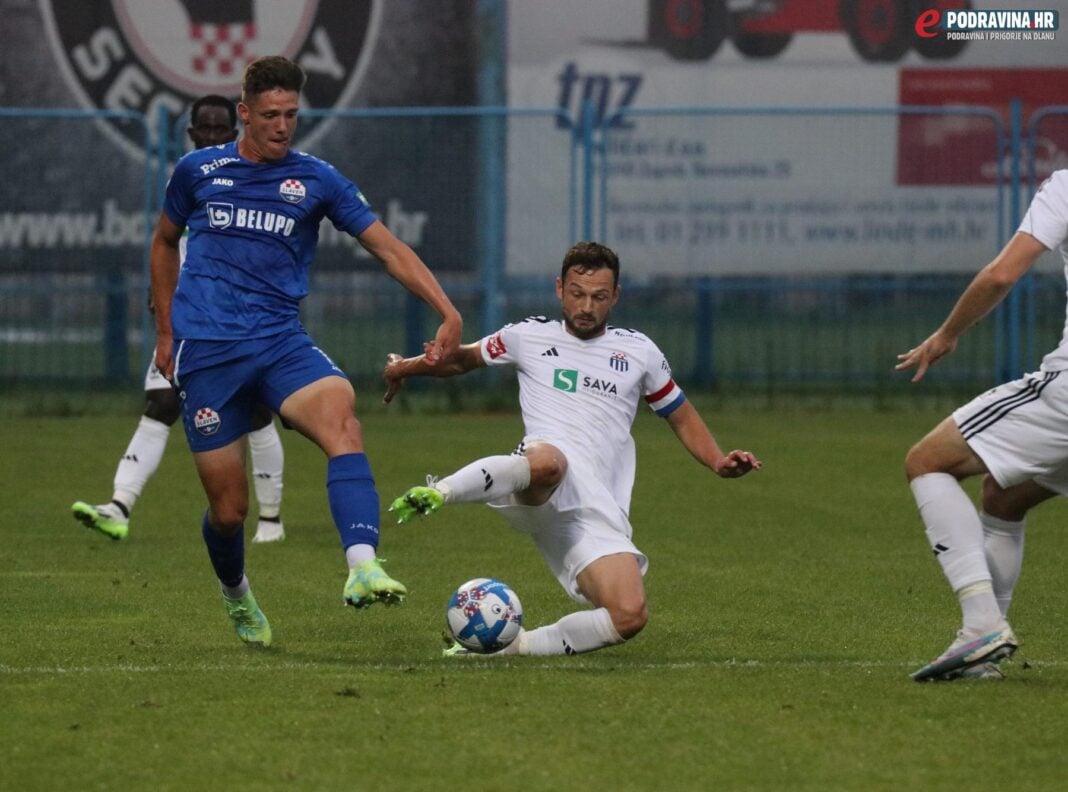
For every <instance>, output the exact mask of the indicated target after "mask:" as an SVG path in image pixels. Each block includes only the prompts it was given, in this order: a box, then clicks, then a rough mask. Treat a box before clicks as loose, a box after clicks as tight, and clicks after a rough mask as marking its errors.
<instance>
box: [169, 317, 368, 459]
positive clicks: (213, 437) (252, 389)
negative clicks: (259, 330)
mask: <svg viewBox="0 0 1068 792" xmlns="http://www.w3.org/2000/svg"><path fill="white" fill-rule="evenodd" d="M331 376H333V377H344V376H345V374H344V372H342V371H341V369H339V368H338V367H337V366H336V365H334V361H332V360H331V359H330V358H329V357H327V355H326V353H325V352H323V351H322V350H321V349H319V347H317V346H315V344H313V343H312V340H311V338H310V337H309V336H308V334H307V333H305V332H304V331H303V330H296V331H292V332H286V333H280V334H278V335H274V336H269V337H267V338H251V339H248V340H243V341H198V340H195V339H184V340H182V341H178V342H176V343H175V346H174V384H175V387H176V388H177V389H178V399H179V401H180V402H181V405H182V423H183V424H184V425H185V436H186V438H188V440H189V447H190V448H191V449H192V450H193V451H211V450H212V449H215V448H222V447H223V446H225V445H228V444H230V443H232V442H233V441H234V440H237V439H238V438H239V437H242V436H243V435H246V434H248V433H249V431H250V429H251V421H252V411H253V408H254V407H255V406H256V404H266V405H267V406H268V407H270V408H271V409H272V410H274V411H275V412H276V413H277V412H278V410H279V408H280V407H281V406H282V402H284V401H285V400H286V398H287V397H289V396H290V395H291V394H293V393H295V392H296V391H298V390H300V389H301V388H303V387H304V386H305V385H309V384H311V383H312V382H316V381H317V380H321V379H322V378H323V377H331ZM346 379H347V378H346Z"/></svg>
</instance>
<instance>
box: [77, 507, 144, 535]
mask: <svg viewBox="0 0 1068 792" xmlns="http://www.w3.org/2000/svg"><path fill="white" fill-rule="evenodd" d="M70 510H71V514H73V515H74V519H76V520H77V521H78V522H80V523H81V524H82V525H84V526H85V527H86V528H92V529H93V530H94V531H99V532H100V533H102V534H104V536H108V537H110V538H112V539H116V540H119V539H125V538H126V537H127V535H128V534H129V532H130V525H129V523H130V518H129V517H128V516H127V514H126V512H124V511H123V509H122V506H121V505H120V504H118V503H116V502H114V501H113V502H111V503H102V504H100V505H99V506H92V505H90V504H88V503H86V502H85V501H75V502H74V504H73V505H71V507H70Z"/></svg>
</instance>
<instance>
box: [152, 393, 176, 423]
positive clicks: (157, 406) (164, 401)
mask: <svg viewBox="0 0 1068 792" xmlns="http://www.w3.org/2000/svg"><path fill="white" fill-rule="evenodd" d="M180 413H181V410H180V408H179V406H178V394H176V393H175V392H174V391H173V390H172V389H171V388H158V389H156V390H150V391H148V392H146V393H145V416H146V417H148V418H151V419H152V420H153V421H159V422H160V423H161V424H165V425H167V426H173V425H174V422H175V421H177V420H178V416H179V414H180Z"/></svg>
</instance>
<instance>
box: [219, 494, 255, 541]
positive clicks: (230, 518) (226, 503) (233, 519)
mask: <svg viewBox="0 0 1068 792" xmlns="http://www.w3.org/2000/svg"><path fill="white" fill-rule="evenodd" d="M210 514H211V524H212V525H213V526H215V527H216V529H218V531H219V533H221V534H223V536H229V535H232V534H234V533H236V532H237V531H239V530H241V526H242V525H244V523H245V518H246V517H248V498H245V499H243V500H241V499H236V498H235V499H224V500H222V501H220V502H217V503H213V504H211V508H210ZM224 529H225V530H224ZM226 531H229V533H227V532H226Z"/></svg>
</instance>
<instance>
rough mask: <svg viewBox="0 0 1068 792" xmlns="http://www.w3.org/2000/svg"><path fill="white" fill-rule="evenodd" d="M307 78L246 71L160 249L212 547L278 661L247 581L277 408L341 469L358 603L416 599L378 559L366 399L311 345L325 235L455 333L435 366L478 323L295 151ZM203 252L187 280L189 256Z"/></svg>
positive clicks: (249, 625)
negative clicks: (181, 249) (364, 424)
mask: <svg viewBox="0 0 1068 792" xmlns="http://www.w3.org/2000/svg"><path fill="white" fill-rule="evenodd" d="M304 81H305V74H304V72H303V70H302V69H301V68H300V66H298V65H297V64H296V63H294V62H293V61H290V60H288V59H287V58H284V57H280V56H268V57H263V58H257V59H256V60H254V61H252V62H251V63H249V65H248V66H247V67H246V68H245V72H244V75H243V77H242V83H241V86H242V91H241V103H240V104H239V105H238V113H239V115H240V117H241V122H242V124H243V126H244V134H242V136H241V139H240V140H239V141H237V142H234V143H227V144H226V145H224V146H222V147H217V148H211V149H201V150H198V151H194V152H191V153H190V154H187V155H186V156H185V157H183V158H182V159H181V160H179V161H178V164H177V165H176V166H175V169H174V173H173V174H172V175H171V179H170V182H169V183H168V184H167V192H166V196H165V198H164V203H163V211H162V213H161V214H160V217H159V221H158V222H157V224H156V230H155V234H154V236H153V240H152V249H151V255H150V264H151V271H152V298H153V301H154V303H155V305H156V313H155V318H156V331H157V345H156V365H157V366H158V367H159V369H160V371H161V372H162V373H163V374H164V376H167V377H170V378H171V379H172V381H173V382H174V383H175V386H176V387H177V388H178V391H179V400H180V403H181V408H182V420H183V424H184V427H185V433H186V438H187V439H188V441H189V446H190V448H191V449H192V451H193V460H194V462H195V464H196V468H197V472H198V473H199V475H200V480H201V483H202V484H203V486H204V492H205V494H206V495H207V500H208V509H207V511H206V512H205V514H204V518H203V521H202V526H201V530H202V536H203V538H204V543H205V545H206V546H207V550H208V556H209V558H210V559H211V563H212V566H213V568H214V570H215V574H216V576H217V577H218V579H219V582H220V585H221V587H222V595H223V602H224V604H225V606H226V611H227V614H228V615H229V617H230V619H231V621H232V622H233V626H234V629H235V631H236V632H237V635H238V637H239V638H240V639H241V640H243V641H245V642H246V643H251V644H260V645H268V644H270V642H271V628H270V625H269V624H268V621H267V618H266V617H265V616H264V614H263V611H262V610H261V609H260V607H259V605H258V604H257V602H256V599H255V597H254V596H253V593H252V589H251V588H250V586H249V581H248V578H247V577H246V575H245V550H244V538H243V537H244V520H245V517H246V515H247V513H248V482H247V479H246V475H245V435H246V434H247V433H248V431H249V429H250V422H251V420H252V413H253V408H254V406H255V405H256V404H257V403H261V402H262V403H264V404H266V405H267V406H268V407H270V408H271V410H272V411H274V412H276V413H278V415H280V416H281V417H282V419H283V420H284V421H285V422H286V423H287V424H288V425H289V426H291V427H293V428H294V429H296V430H297V431H299V432H300V433H301V434H303V435H305V436H306V437H308V438H309V439H311V440H312V441H313V442H315V443H316V444H317V445H318V446H319V447H320V448H321V449H322V450H323V452H324V453H325V454H326V457H327V460H328V461H327V475H326V490H327V498H328V501H329V503H330V510H331V513H332V515H333V518H334V522H335V524H336V526H337V530H338V533H339V534H340V537H341V543H342V547H343V548H344V552H345V559H346V562H347V564H348V567H349V575H348V579H347V581H346V583H345V587H344V590H343V598H344V601H345V602H346V603H347V604H349V605H353V606H355V607H357V608H363V607H366V606H369V605H371V604H373V603H375V602H382V603H385V604H393V603H399V602H401V601H402V600H403V598H404V597H405V595H406V594H407V589H406V588H405V587H404V585H403V584H401V583H400V582H399V581H397V580H394V579H393V578H391V577H389V575H387V574H386V573H385V571H384V570H383V569H382V567H381V563H380V561H379V560H378V558H377V557H376V548H377V546H378V541H379V502H378V492H377V490H376V489H375V483H374V478H373V476H372V474H371V466H370V463H369V462H368V459H367V456H366V454H365V453H364V444H363V433H362V429H361V427H360V423H359V421H358V420H357V419H356V416H355V404H356V394H355V392H354V391H353V388H352V384H351V383H350V382H349V380H348V378H347V377H346V376H345V374H344V373H343V372H342V371H341V369H339V368H338V367H337V366H336V365H334V363H333V361H332V360H330V358H329V357H328V356H327V355H326V354H325V353H324V352H323V351H322V350H321V349H319V348H318V347H317V346H315V344H314V342H313V341H312V339H311V338H310V337H309V336H308V334H307V332H306V331H305V330H304V328H303V326H302V325H301V323H300V319H299V316H298V309H299V304H300V301H301V300H302V299H303V298H304V297H305V296H306V295H307V292H308V269H309V267H310V265H311V262H312V260H313V258H314V256H315V248H316V245H317V243H318V239H319V224H320V221H321V220H322V219H323V218H324V217H326V218H329V219H330V220H331V221H332V222H333V223H334V225H335V226H336V227H337V228H338V229H339V230H343V231H346V232H348V233H349V234H352V235H353V236H354V237H355V238H356V239H357V240H358V241H359V242H360V244H361V245H362V246H363V247H364V248H365V249H367V250H368V251H369V252H370V253H371V254H372V255H373V256H374V257H375V258H377V259H378V260H379V261H380V262H381V263H382V264H383V266H384V268H385V270H386V272H387V273H389V275H391V276H392V277H393V278H394V279H396V280H397V281H399V282H400V283H401V284H402V285H403V286H404V287H405V288H407V289H408V290H409V291H411V292H412V293H413V294H415V295H416V296H418V297H420V298H422V299H423V300H424V301H425V302H426V303H428V304H429V305H430V306H431V307H432V308H433V309H434V310H435V311H437V313H438V314H439V315H440V316H441V318H442V324H441V326H440V327H439V328H438V331H437V334H436V336H435V338H434V340H433V341H432V342H428V343H426V344H425V345H424V348H425V351H426V354H427V358H428V359H429V360H430V361H431V362H436V361H437V360H438V358H439V357H441V356H442V355H448V354H451V353H452V352H453V351H454V350H455V348H456V346H457V345H458V344H459V341H460V336H461V332H462V329H463V322H462V320H461V318H460V314H459V312H458V311H457V310H456V309H455V308H454V307H453V305H452V303H451V302H450V301H449V298H448V297H447V296H446V295H445V292H444V291H443V290H442V289H441V286H440V285H439V284H438V282H437V279H436V278H435V277H434V275H433V274H432V273H431V272H430V270H429V269H427V267H426V265H425V264H424V263H423V262H422V260H421V259H420V258H419V257H418V256H417V255H416V254H415V252H414V251H413V250H412V249H411V248H410V247H408V245H406V244H404V243H403V242H401V241H400V240H399V239H398V238H397V237H396V236H394V235H393V234H392V233H391V232H390V231H389V230H388V229H387V228H386V227H385V226H384V225H383V224H382V223H381V221H380V220H379V219H378V217H377V216H376V215H375V213H374V212H373V211H371V207H370V206H369V205H368V203H367V200H366V199H365V198H364V197H363V194H362V193H361V192H360V191H359V189H358V188H357V187H356V185H354V184H353V183H352V182H351V181H349V180H348V179H347V178H345V177H344V176H342V175H341V174H340V173H339V172H338V171H337V170H336V169H335V168H334V167H333V166H331V165H329V164H328V163H326V162H323V161H322V160H320V159H317V158H316V157H313V156H310V155H308V154H305V153H303V152H299V151H295V150H292V149H291V145H292V141H293V135H294V134H295V132H296V127H297V116H298V111H299V107H300V92H301V89H302V88H303V86H304ZM187 227H188V228H189V232H190V233H189V244H188V250H187V254H186V258H185V263H184V265H183V266H182V267H181V269H180V270H179V266H178V245H179V241H180V240H181V237H182V232H183V230H184V229H185V228H187Z"/></svg>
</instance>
